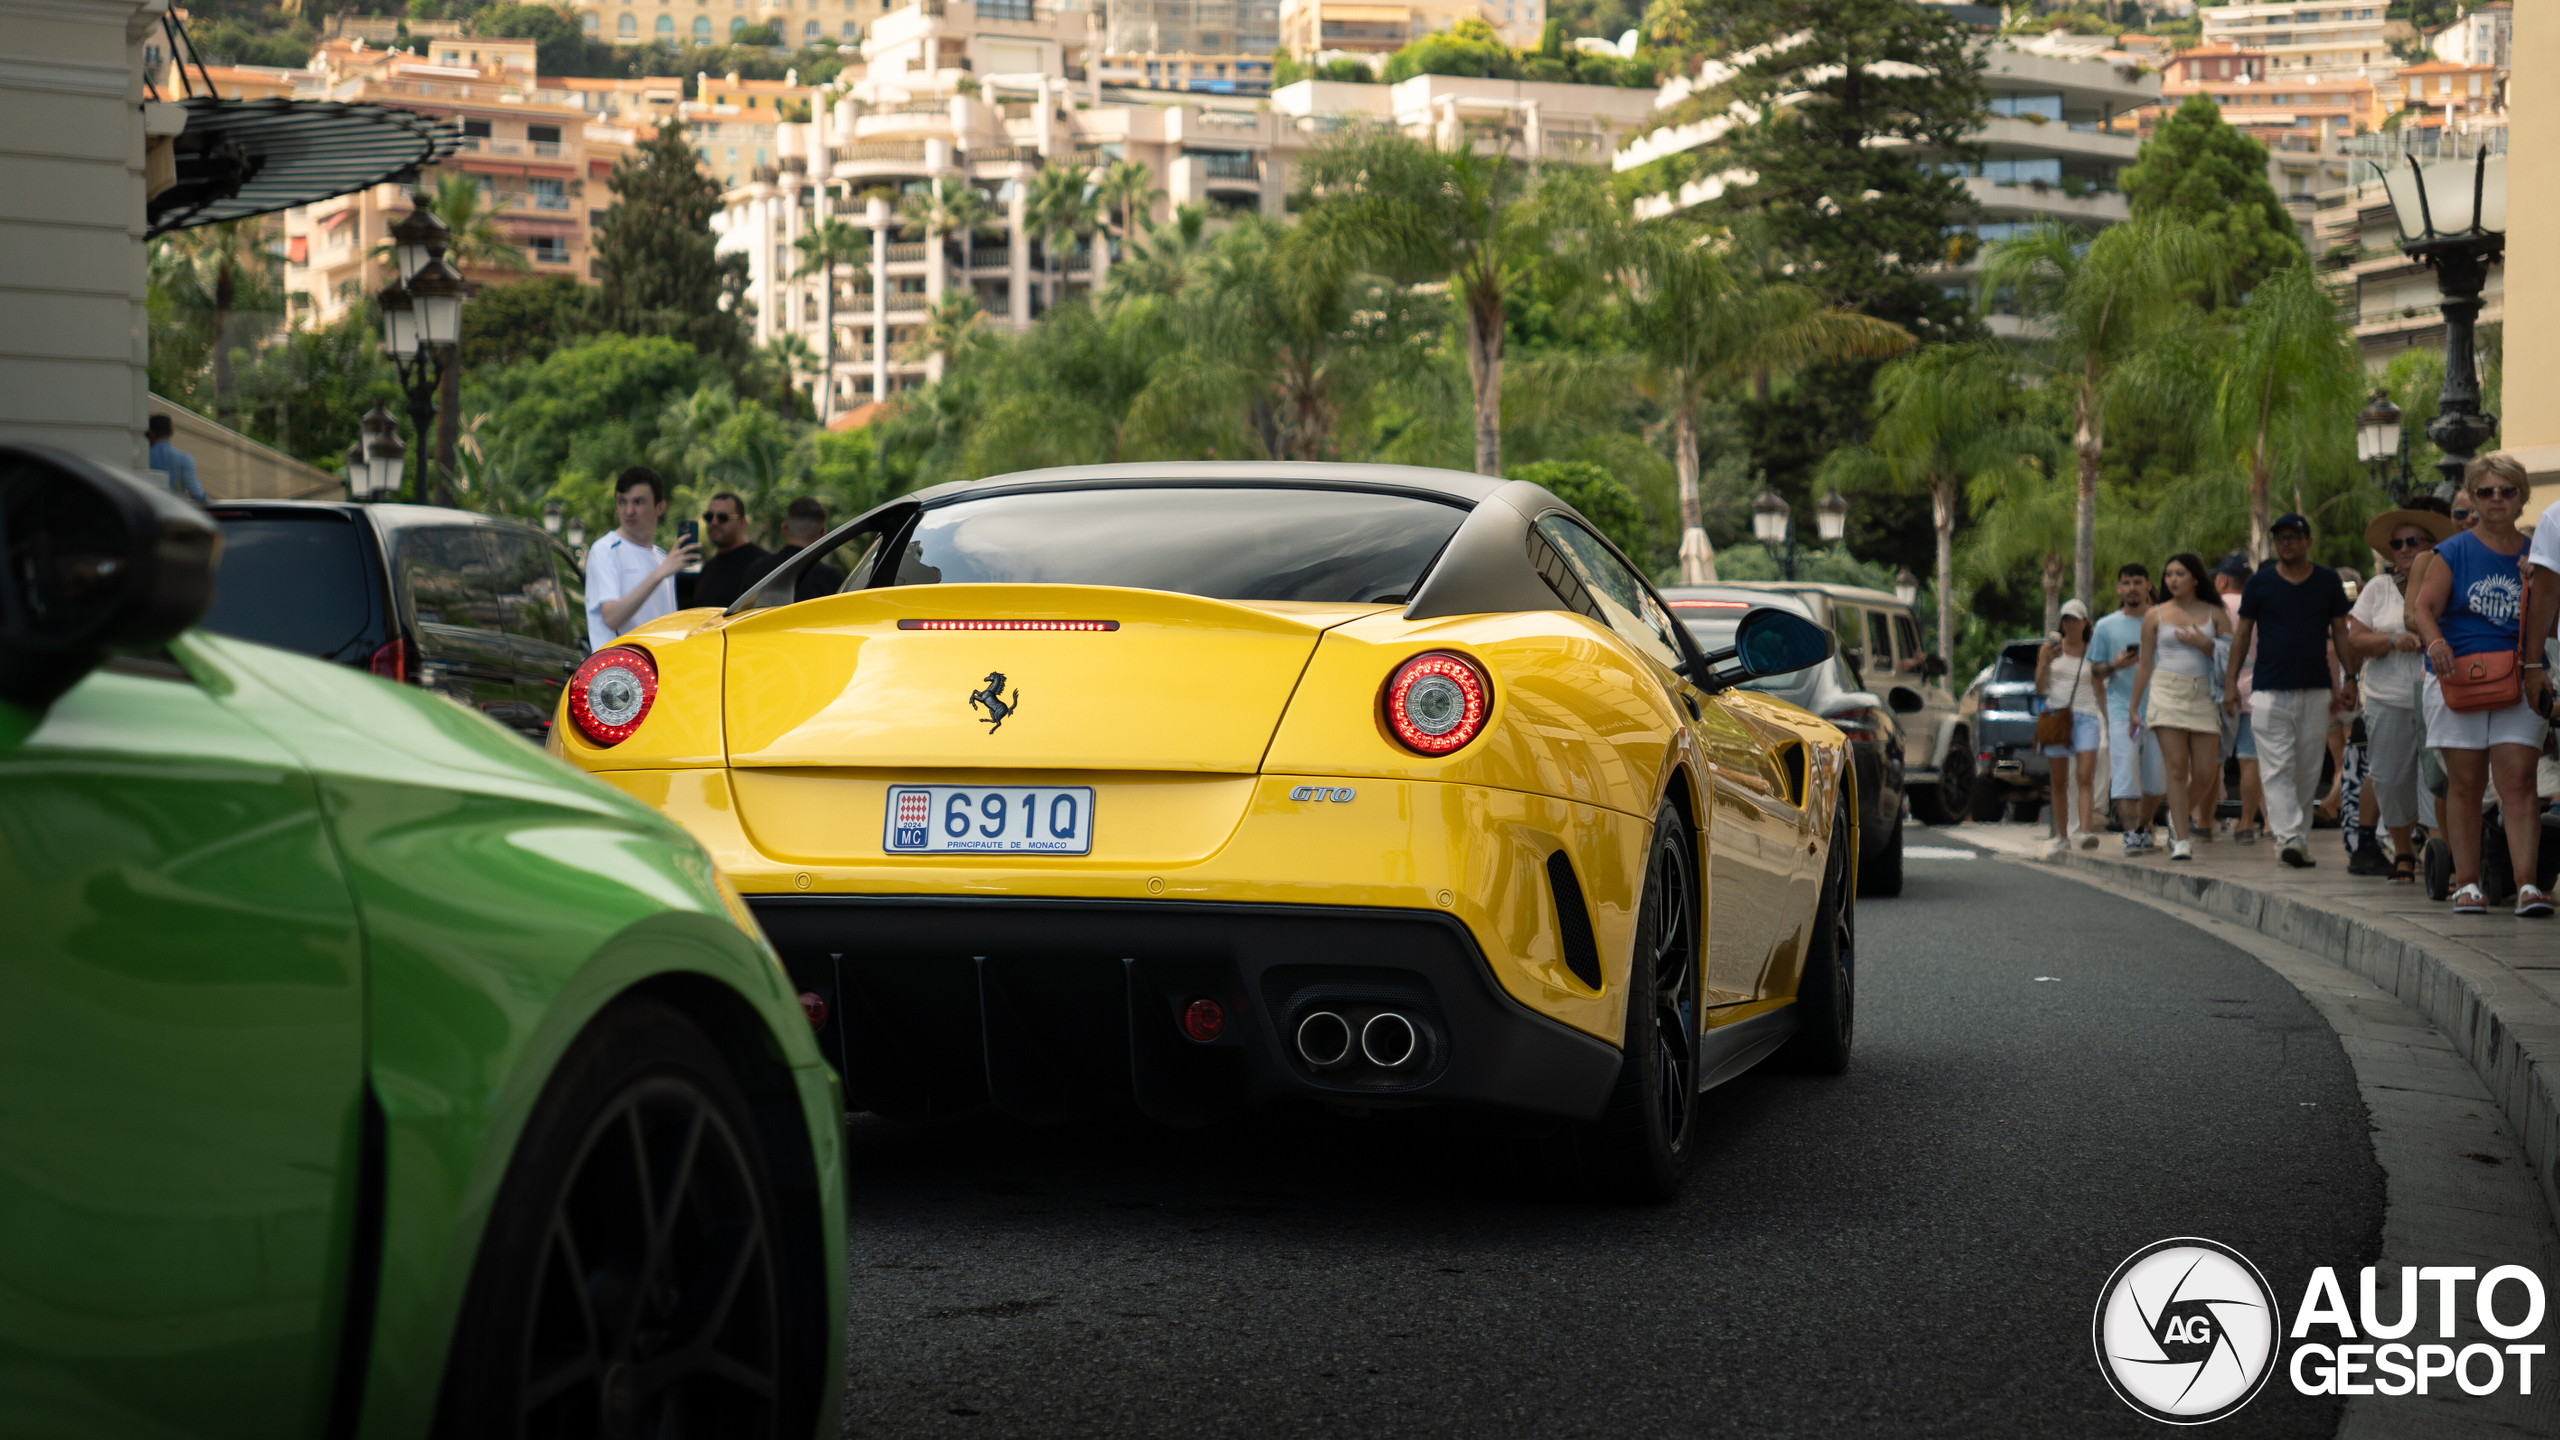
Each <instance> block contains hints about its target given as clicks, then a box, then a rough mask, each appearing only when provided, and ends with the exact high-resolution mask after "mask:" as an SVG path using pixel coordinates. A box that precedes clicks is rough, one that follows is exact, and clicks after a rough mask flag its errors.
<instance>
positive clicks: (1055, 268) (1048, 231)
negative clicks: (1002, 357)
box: [1022, 165, 1101, 306]
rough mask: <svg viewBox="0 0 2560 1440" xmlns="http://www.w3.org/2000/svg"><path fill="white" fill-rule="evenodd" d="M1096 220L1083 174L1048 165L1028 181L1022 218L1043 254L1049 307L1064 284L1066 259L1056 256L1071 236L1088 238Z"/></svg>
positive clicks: (1097, 207) (1097, 209)
mask: <svg viewBox="0 0 2560 1440" xmlns="http://www.w3.org/2000/svg"><path fill="white" fill-rule="evenodd" d="M1100 216H1101V206H1100V205H1098V204H1097V203H1096V202H1095V200H1094V196H1093V186H1092V184H1091V182H1090V180H1089V179H1088V177H1087V176H1086V174H1085V172H1084V171H1082V170H1079V169H1077V168H1075V167H1074V166H1072V165H1048V166H1043V167H1042V168H1041V170H1040V173H1039V174H1037V175H1034V176H1032V177H1031V190H1030V193H1029V194H1028V195H1027V196H1025V197H1024V200H1023V207H1022V217H1023V221H1024V223H1025V224H1028V225H1029V226H1030V227H1031V229H1032V231H1033V232H1034V233H1036V234H1037V235H1039V236H1040V240H1041V245H1042V248H1043V249H1044V250H1045V251H1046V254H1047V259H1048V262H1049V263H1048V265H1047V266H1046V267H1045V268H1047V269H1048V270H1049V272H1050V282H1049V304H1050V305H1051V306H1055V305H1056V304H1057V303H1058V300H1059V298H1060V296H1061V295H1063V294H1064V293H1065V291H1066V284H1067V281H1066V257H1065V256H1063V255H1061V254H1059V253H1058V250H1059V247H1060V246H1061V245H1063V244H1064V243H1065V242H1066V241H1067V240H1068V239H1069V238H1071V237H1073V236H1077V235H1090V234H1092V233H1093V228H1094V225H1095V223H1096V222H1097V221H1098V219H1099V218H1100Z"/></svg>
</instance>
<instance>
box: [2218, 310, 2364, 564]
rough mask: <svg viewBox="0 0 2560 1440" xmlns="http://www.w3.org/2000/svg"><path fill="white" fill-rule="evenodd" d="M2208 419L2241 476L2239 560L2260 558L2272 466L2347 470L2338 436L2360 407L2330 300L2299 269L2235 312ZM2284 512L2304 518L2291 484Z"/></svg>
mask: <svg viewBox="0 0 2560 1440" xmlns="http://www.w3.org/2000/svg"><path fill="white" fill-rule="evenodd" d="M2220 359H2221V365H2220V367H2219V369H2220V372H2221V376H2222V384H2221V388H2220V392H2219V393H2218V394H2217V395H2216V396H2215V404H2214V419H2215V421H2216V423H2217V428H2218V429H2219V430H2220V432H2221V434H2222V435H2223V437H2224V453H2226V454H2231V455H2233V456H2235V457H2236V459H2237V461H2238V463H2239V464H2240V466H2241V467H2242V468H2243V469H2244V470H2246V471H2247V472H2248V476H2249V558H2250V559H2252V560H2262V559H2265V558H2266V556H2267V554H2268V551H2269V541H2268V537H2267V522H2268V520H2269V519H2270V516H2269V514H2268V510H2269V508H2270V507H2269V503H2268V490H2269V488H2270V481H2271V479H2272V477H2273V475H2274V472H2275V468H2276V463H2277V459H2278V457H2279V456H2282V457H2285V458H2286V459H2287V460H2289V461H2290V463H2291V464H2292V465H2293V466H2295V467H2297V469H2296V474H2297V476H2298V475H2299V474H2300V472H2301V471H2302V470H2312V471H2315V472H2321V471H2325V472H2328V473H2332V474H2348V473H2352V466H2353V462H2354V457H2353V455H2352V454H2350V453H2349V452H2348V449H2347V444H2346V437H2347V436H2348V434H2349V433H2350V425H2351V420H2350V417H2351V416H2353V415H2354V414H2355V412H2356V409H2357V407H2358V405H2359V403H2360V402H2361V398H2362V397H2361V391H2362V381H2363V367H2362V365H2361V364H2360V363H2359V361H2358V357H2357V355H2356V347H2355V344H2354V342H2353V340H2352V339H2351V337H2350V336H2349V333H2348V330H2347V327H2346V326H2345V325H2343V324H2341V323H2340V322H2339V319H2338V307H2337V301H2336V299H2335V298H2334V297H2332V296H2331V295H2330V294H2329V292H2328V291H2326V290H2324V289H2323V288H2321V285H2320V282H2319V281H2318V280H2316V279H2314V278H2312V274H2311V266H2310V264H2309V262H2307V261H2303V262H2297V263H2295V264H2293V265H2290V266H2288V267H2286V268H2285V269H2282V270H2279V271H2277V272H2276V273H2275V274H2274V275H2273V276H2272V277H2270V278H2269V279H2268V280H2267V281H2266V282H2265V283H2263V284H2261V285H2260V286H2259V287H2258V288H2257V289H2256V290H2253V291H2251V292H2250V294H2249V298H2248V300H2247V301H2246V302H2245V303H2244V304H2242V306H2241V307H2240V325H2239V328H2238V330H2237V331H2236V332H2235V333H2234V334H2233V335H2232V337H2231V343H2230V345H2229V347H2228V348H2227V349H2226V351H2225V352H2224V354H2223V355H2222V356H2221V357H2220ZM2293 508H2294V509H2296V510H2298V511H2303V512H2305V513H2308V507H2306V506H2305V505H2304V503H2303V498H2302V494H2301V487H2300V483H2299V481H2298V480H2297V482H2296V486H2295V492H2294V502H2293Z"/></svg>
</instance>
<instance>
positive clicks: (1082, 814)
mask: <svg viewBox="0 0 2560 1440" xmlns="http://www.w3.org/2000/svg"><path fill="white" fill-rule="evenodd" d="M881 848H883V849H885V850H887V851H888V852H889V853H890V854H892V855H936V854H963V853H966V854H999V855H1085V854H1090V853H1091V852H1092V850H1093V787H1092V786H1090V785H1049V786H1035V785H1023V786H1015V785H892V786H890V787H889V818H888V833H887V834H886V835H884V836H883V837H882V838H881Z"/></svg>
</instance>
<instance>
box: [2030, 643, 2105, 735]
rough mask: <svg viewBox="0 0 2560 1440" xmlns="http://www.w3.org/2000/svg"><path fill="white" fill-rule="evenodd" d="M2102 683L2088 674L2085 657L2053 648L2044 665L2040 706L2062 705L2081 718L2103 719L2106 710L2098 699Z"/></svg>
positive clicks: (2103, 688)
mask: <svg viewBox="0 0 2560 1440" xmlns="http://www.w3.org/2000/svg"><path fill="white" fill-rule="evenodd" d="M2105 688H2106V682H2105V681H2103V680H2100V679H2099V678H2098V677H2097V676H2095V675H2092V674H2090V673H2089V657H2088V656H2086V655H2074V654H2072V653H2071V652H2070V651H2068V650H2060V649H2057V650H2055V651H2054V652H2053V659H2052V660H2051V661H2050V662H2048V663H2047V664H2046V666H2045V672H2044V704H2045V708H2046V709H2048V710H2051V709H2055V708H2058V707H2060V706H2062V705H2064V704H2068V705H2070V707H2071V708H2072V710H2073V711H2075V712H2077V713H2079V714H2082V715H2094V716H2096V717H2098V718H2099V719H2101V720H2104V719H2106V718H2107V711H2106V707H2105V705H2104V704H2103V703H2101V701H2100V699H2099V697H2100V695H2101V694H2102V693H2103V692H2104V690H2105Z"/></svg>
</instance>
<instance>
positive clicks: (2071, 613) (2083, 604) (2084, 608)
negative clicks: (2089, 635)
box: [2062, 599, 2089, 625]
mask: <svg viewBox="0 0 2560 1440" xmlns="http://www.w3.org/2000/svg"><path fill="white" fill-rule="evenodd" d="M2062 617H2063V618H2064V619H2066V620H2077V621H2079V622H2080V623H2081V624H2083V625H2086V624H2088V623H2089V605H2088V602H2087V601H2084V600H2078V599H2071V600H2065V601H2063V602H2062Z"/></svg>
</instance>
